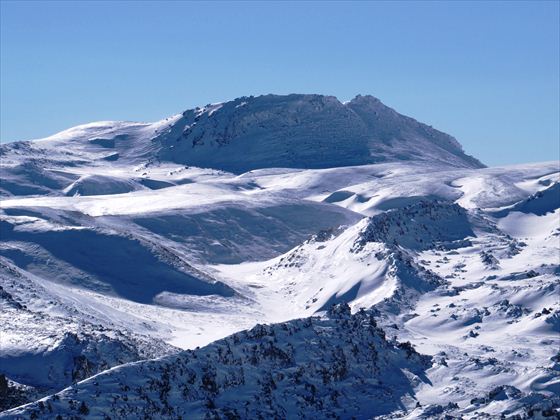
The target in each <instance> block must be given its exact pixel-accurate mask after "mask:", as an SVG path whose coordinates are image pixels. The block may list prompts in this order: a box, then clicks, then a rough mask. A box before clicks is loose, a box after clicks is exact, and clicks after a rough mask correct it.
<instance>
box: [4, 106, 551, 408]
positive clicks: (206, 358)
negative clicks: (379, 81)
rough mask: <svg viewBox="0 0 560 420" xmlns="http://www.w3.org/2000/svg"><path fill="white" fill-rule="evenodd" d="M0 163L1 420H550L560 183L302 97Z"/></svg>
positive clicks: (140, 126)
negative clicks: (514, 418) (504, 418)
mask: <svg viewBox="0 0 560 420" xmlns="http://www.w3.org/2000/svg"><path fill="white" fill-rule="evenodd" d="M0 158H1V160H0V174H1V179H0V181H1V182H0V193H1V194H2V199H1V201H0V229H1V230H0V233H1V241H0V286H1V289H0V305H1V306H2V311H1V313H0V325H1V326H2V327H1V330H0V403H1V404H0V408H1V409H5V410H6V409H9V408H12V407H16V406H18V405H21V404H24V403H26V402H32V401H35V400H38V399H40V398H42V397H44V396H47V395H50V394H54V395H53V396H51V397H48V398H47V399H43V400H40V401H39V402H35V403H32V404H30V405H25V406H22V407H19V408H15V409H12V410H7V411H4V412H2V413H1V414H0V417H5V418H28V417H32V416H38V417H40V418H53V417H56V416H57V415H60V416H61V417H63V418H73V417H72V416H81V417H87V416H91V417H103V416H110V417H111V418H120V417H128V418H132V417H135V418H137V417H144V416H152V417H153V416H160V417H169V418H171V417H173V418H176V417H177V416H183V417H188V418H204V417H207V416H214V417H216V416H217V417H220V418H221V417H227V416H230V417H231V416H233V417H232V418H236V417H235V416H236V415H237V416H239V417H241V418H249V417H250V418H252V417H256V416H259V415H261V416H263V417H274V416H275V415H276V416H278V417H290V418H298V417H306V416H307V417H308V416H309V415H311V413H314V414H315V413H321V416H322V417H326V416H339V417H341V418H349V417H351V416H355V417H357V418H371V417H372V416H375V417H379V418H411V419H412V418H421V417H424V418H438V417H442V418H443V417H445V416H457V417H459V416H463V417H466V418H470V417H472V418H479V417H481V416H484V415H487V416H499V415H501V414H506V415H510V414H511V415H514V414H517V415H520V416H531V415H537V414H536V413H540V415H543V416H546V415H549V414H550V415H558V409H559V407H560V402H559V400H558V394H559V393H560V368H559V363H560V354H559V353H558V348H559V347H560V337H559V328H560V322H559V317H560V302H559V299H558V296H559V294H560V282H559V279H560V261H559V249H560V219H559V218H560V210H559V208H560V190H559V185H560V167H559V162H548V163H539V164H526V165H516V166H510V167H499V168H484V167H483V165H481V164H480V162H478V161H477V160H476V159H474V158H472V157H469V156H467V155H465V154H464V152H463V151H462V148H461V146H460V145H459V143H457V141H456V140H455V139H453V138H452V137H450V136H448V135H446V134H444V133H441V132H439V131H437V130H435V129H432V128H430V127H428V126H425V125H423V124H421V123H418V122H417V121H415V120H413V119H411V118H408V117H404V116H402V115H400V114H398V113H397V112H395V111H393V110H392V109H390V108H388V107H386V106H385V105H383V104H382V103H381V102H379V101H378V100H377V99H375V98H373V97H370V96H364V97H362V96H359V97H357V98H355V99H354V100H352V101H350V102H348V103H344V104H343V103H341V102H339V101H338V100H337V99H336V98H333V97H328V96H320V95H288V96H274V95H267V96H262V97H256V98H253V97H249V98H239V99H236V100H234V101H230V102H225V103H221V104H214V105H208V106H206V107H203V108H197V109H195V110H189V111H186V112H184V113H183V114H179V115H176V116H174V117H171V118H168V119H166V120H163V121H160V122H157V123H153V124H145V123H122V122H121V123H115V122H102V123H93V124H88V125H83V126H79V127H75V128H72V129H70V130H66V131H64V132H62V133H59V134H56V135H54V136H51V137H49V138H46V139H42V140H36V141H31V142H16V143H10V144H7V145H3V146H1V147H0ZM333 305H336V306H334V307H333ZM348 311H351V314H350V313H348ZM256 324H266V326H259V327H255V325H256ZM242 330H249V331H248V332H240V331H242ZM231 334H234V335H231ZM228 336H229V337H228ZM225 337H227V338H225ZM216 340H219V341H216ZM408 342H409V343H411V344H406V343H408ZM399 343H401V344H399ZM200 347H201V348H200ZM197 348H198V349H197ZM181 350H188V351H183V352H181ZM190 350H192V351H190ZM419 353H420V354H419ZM154 358H155V359H154ZM147 359H153V360H147ZM117 366H118V367H117ZM67 387H69V388H67ZM64 388H67V389H66V390H64V391H62V390H63V389H64ZM448 403H449V404H448ZM554 413H556V414H554Z"/></svg>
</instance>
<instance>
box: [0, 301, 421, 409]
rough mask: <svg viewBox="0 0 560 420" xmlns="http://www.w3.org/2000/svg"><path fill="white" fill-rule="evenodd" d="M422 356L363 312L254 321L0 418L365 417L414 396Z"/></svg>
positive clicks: (334, 311) (342, 308)
mask: <svg viewBox="0 0 560 420" xmlns="http://www.w3.org/2000/svg"><path fill="white" fill-rule="evenodd" d="M430 364H431V363H430V357H427V356H423V355H420V354H418V353H417V352H416V351H415V350H414V349H413V348H412V347H411V346H410V343H397V342H389V341H388V340H387V339H386V337H385V333H384V332H383V330H381V329H379V328H378V327H377V324H376V321H375V318H374V317H373V316H372V314H371V313H367V312H358V313H357V314H355V315H350V308H349V307H348V306H345V305H338V306H335V307H333V308H332V310H331V312H330V314H329V317H328V318H305V319H300V320H295V321H290V322H286V323H283V324H277V325H257V326H256V327H254V328H253V329H251V330H249V331H246V332H241V333H237V334H234V335H233V336H230V337H228V338H226V339H223V340H220V341H217V342H215V343H213V344H210V345H209V346H207V347H204V348H202V349H197V350H194V351H187V352H184V353H181V354H179V355H177V356H170V357H167V358H163V359H159V360H154V361H147V362H140V363H133V364H128V365H123V366H121V367H119V368H117V369H112V370H110V371H108V372H106V373H104V374H100V375H96V376H94V377H92V378H90V379H88V380H86V381H84V382H81V383H79V384H77V385H75V386H74V387H72V388H69V389H67V390H65V391H63V392H61V393H60V394H57V395H54V396H52V397H48V398H46V399H43V400H42V401H40V402H38V403H34V404H30V405H28V406H24V407H22V408H20V409H15V410H12V411H7V412H5V413H4V414H3V415H2V414H0V418H17V417H18V416H22V417H28V416H32V417H33V418H45V419H46V418H50V416H51V415H52V413H57V414H58V415H62V416H92V417H105V416H109V417H112V418H113V417H119V418H122V417H128V418H131V417H136V418H139V417H165V418H172V417H177V416H181V417H188V418H192V419H195V418H196V419H199V418H200V419H202V418H207V417H208V416H212V417H216V418H225V417H231V416H233V417H237V418H239V417H241V418H259V417H267V418H275V417H277V418H297V417H300V418H301V417H303V418H307V417H309V416H317V415H319V416H321V417H331V416H341V417H352V416H357V417H358V418H370V417H372V416H376V415H382V414H389V413H391V412H393V411H395V410H396V409H399V408H401V407H402V404H403V399H404V401H406V402H404V404H405V405H409V406H413V405H414V404H415V400H414V394H413V393H411V387H412V386H413V384H414V383H417V382H422V381H426V377H425V370H426V369H427V368H428V367H429V366H430ZM100 391H101V392H102V393H101V394H100V393H99V392H100Z"/></svg>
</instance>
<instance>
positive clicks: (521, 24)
mask: <svg viewBox="0 0 560 420" xmlns="http://www.w3.org/2000/svg"><path fill="white" fill-rule="evenodd" d="M559 15H560V10H559V2H558V1H541V2H539V1H535V2H521V1H513V2H503V1H502V2H498V1H495V2H490V1H488V2H483V1H476V2H472V3H469V2H451V1H449V2H426V3H422V2H419V1H414V2H373V3H365V2H357V3H349V2H344V3H342V2H341V3H338V2H325V3H320V2H309V3H284V2H282V3H280V2H279V3H269V2H267V3H265V2H263V3H257V2H247V3H243V2H240V3H234V2H223V3H221V2H212V3H197V2H167V3H165V2H154V3H151V2H109V1H105V2H102V1H100V2H70V1H63V2H54V1H43V2H31V1H21V2H12V1H5V0H2V1H1V64H0V66H1V135H0V138H1V139H2V141H4V142H6V141H12V140H25V139H31V138H37V137H44V136H47V135H50V134H53V133H55V132H57V131H60V130H62V129H65V128H68V127H71V126H73V125H77V124H81V123H85V122H91V121H97V120H134V121H154V120H157V119H160V118H162V117H166V116H169V115H172V114H175V113H177V112H180V111H182V110H185V109H187V108H191V107H194V106H197V105H204V104H207V103H209V102H218V101H222V100H227V99H233V98H235V97H239V96H243V95H258V94H265V93H292V92H297V93H300V92H301V93H323V94H331V95H335V96H337V97H338V98H339V99H341V100H348V99H351V98H352V97H353V96H355V95H356V94H358V93H362V94H366V93H368V94H372V95H374V96H377V97H378V98H380V99H381V100H382V101H383V102H385V103H386V104H388V105H389V106H392V107H393V108H395V109H396V110H398V111H399V112H401V113H404V114H407V115H410V116H412V117H414V118H416V119H417V120H420V121H422V122H425V123H427V124H430V125H433V126H434V127H436V128H438V129H440V130H442V131H445V132H448V133H449V134H452V135H453V136H455V137H456V138H457V139H458V140H459V141H460V142H461V143H462V144H463V145H464V147H465V149H466V151H467V152H468V153H470V154H473V155H475V156H476V157H478V158H480V159H481V160H482V161H483V162H485V163H487V164H490V165H498V164H507V163H517V162H530V161H543V160H553V159H559V158H560V157H559V154H560V150H559V136H560V134H559V125H560V122H559V114H560V104H559V101H560V99H559V97H560V84H559V73H560V65H559V50H560V45H559V38H560V34H559Z"/></svg>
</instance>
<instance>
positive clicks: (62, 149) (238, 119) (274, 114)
mask: <svg viewBox="0 0 560 420" xmlns="http://www.w3.org/2000/svg"><path fill="white" fill-rule="evenodd" d="M241 105H242V106H241ZM21 153H26V154H28V155H30V156H34V157H35V159H43V160H45V161H51V162H53V163H55V162H57V161H60V160H66V161H72V162H73V163H74V164H76V165H81V164H82V163H83V162H84V159H86V160H89V161H91V160H94V161H98V162H100V163H101V162H126V163H131V162H140V161H142V160H143V161H151V162H153V161H165V162H174V163H179V164H185V165H193V166H199V167H205V168H214V169H222V170H227V171H230V172H236V173H242V172H246V171H248V170H252V169H258V168H273V167H289V168H329V167H341V166H350V165H363V164H368V163H376V162H389V161H399V160H411V161H427V162H433V163H445V164H447V165H451V166H456V167H466V168H477V167H481V166H482V164H481V163H480V162H479V161H477V160H476V159H474V158H472V157H470V156H468V155H466V154H465V153H464V152H463V150H462V148H461V146H460V144H459V143H458V142H457V140H455V139H454V138H453V137H451V136H449V135H447V134H445V133H442V132H440V131H437V130H435V129H433V128H431V127H429V126H427V125H424V124H422V123H419V122H417V121H415V120H413V119H412V118H409V117H405V116H403V115H401V114H399V113H397V112H396V111H394V110H393V109H391V108H389V107H387V106H385V105H383V104H382V103H381V102H380V101H379V100H378V99H376V98H374V97H372V96H358V97H356V98H355V99H353V100H352V101H350V102H348V103H346V104H342V103H341V102H340V101H338V99H336V98H334V97H332V96H322V95H300V94H293V95H265V96H258V97H242V98H238V99H235V100H233V101H228V102H223V103H220V104H213V105H207V106H205V107H203V108H195V109H192V110H188V111H185V112H184V113H183V114H179V115H175V116H172V117H170V118H167V119H165V120H161V121H158V122H156V123H153V124H147V123H129V122H106V121H104V122H98V123H91V124H85V125H80V126H78V127H74V128H71V129H68V130H65V131H63V132H61V133H58V134H55V135H52V136H50V137H47V138H45V139H41V140H38V141H32V142H19V143H9V144H5V145H2V146H0V155H1V156H3V159H4V160H5V161H6V162H8V161H11V160H12V159H14V157H15V156H17V155H18V154H21ZM4 170H5V171H7V174H12V173H13V171H16V170H17V167H16V168H11V169H4ZM7 178H9V177H7Z"/></svg>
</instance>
